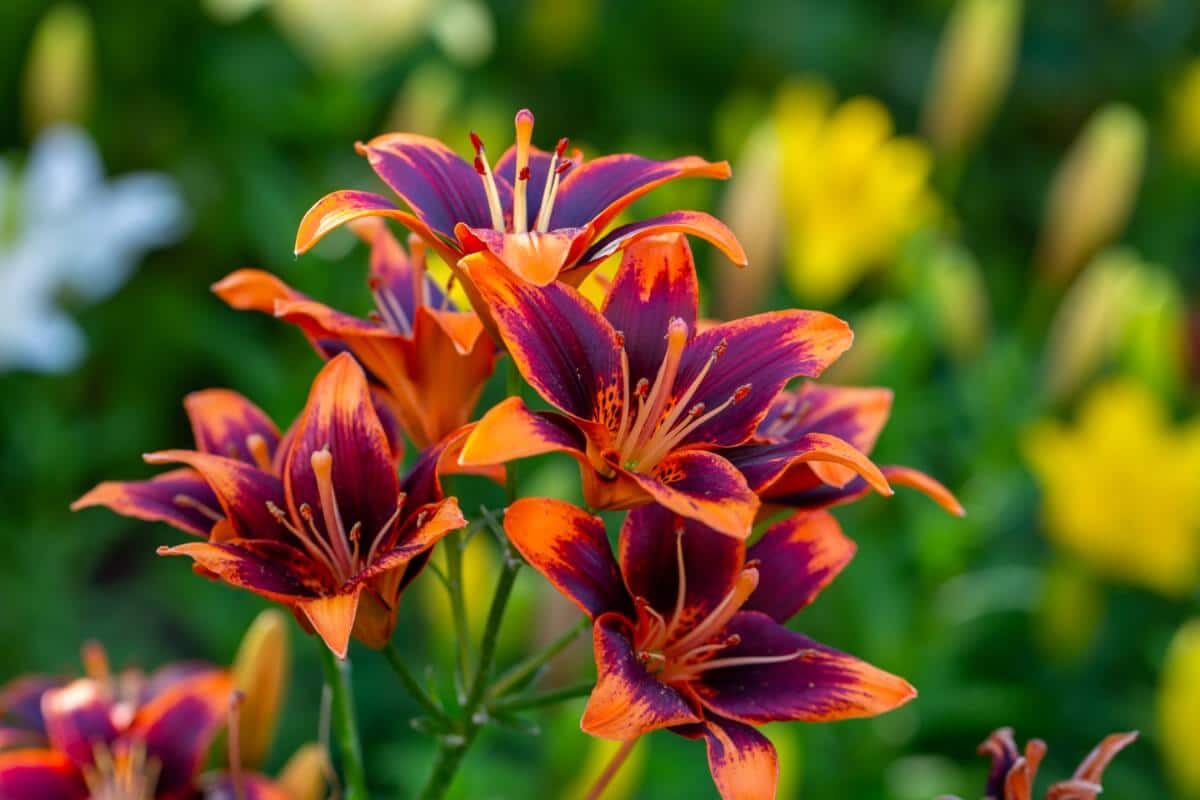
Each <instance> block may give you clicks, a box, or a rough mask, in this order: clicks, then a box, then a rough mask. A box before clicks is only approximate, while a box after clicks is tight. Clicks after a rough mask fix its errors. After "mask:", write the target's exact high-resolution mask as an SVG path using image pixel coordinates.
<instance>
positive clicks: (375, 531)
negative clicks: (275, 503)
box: [283, 353, 400, 553]
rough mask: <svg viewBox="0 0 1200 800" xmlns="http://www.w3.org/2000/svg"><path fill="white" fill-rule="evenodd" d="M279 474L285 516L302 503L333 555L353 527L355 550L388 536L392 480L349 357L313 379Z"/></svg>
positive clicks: (395, 485)
mask: <svg viewBox="0 0 1200 800" xmlns="http://www.w3.org/2000/svg"><path fill="white" fill-rule="evenodd" d="M283 476H284V478H283V479H284V491H285V493H286V495H287V502H288V508H289V509H290V510H291V514H292V517H293V519H297V520H298V519H301V518H302V517H301V514H300V511H299V509H300V507H301V506H303V505H306V504H307V505H308V506H309V507H310V508H311V509H312V512H313V518H314V523H315V527H316V528H317V530H319V531H321V532H323V533H324V535H325V537H326V540H327V541H328V542H329V543H330V544H331V546H332V547H333V550H334V552H339V551H344V552H346V553H349V552H350V551H351V550H353V548H354V546H353V545H352V543H351V542H350V541H349V538H350V537H351V535H352V534H351V532H352V530H353V528H354V526H356V525H360V526H361V529H360V536H361V540H360V543H359V545H358V546H359V547H360V548H361V549H362V552H369V551H370V550H371V548H372V546H373V545H374V544H375V541H376V539H377V538H378V537H381V536H384V537H386V536H388V535H389V534H390V533H391V531H392V528H393V525H394V514H395V512H396V502H397V497H398V495H399V492H400V482H399V478H398V476H397V475H396V467H395V464H394V463H393V461H392V451H391V446H390V445H389V443H388V438H387V434H386V432H385V431H384V429H383V425H382V424H381V423H380V421H379V415H378V413H377V412H376V411H375V406H374V404H373V403H372V401H371V393H370V389H369V387H368V385H367V378H366V376H365V375H364V374H363V371H362V367H360V366H359V365H358V362H356V361H355V360H354V359H353V358H352V357H351V356H350V355H348V354H346V353H343V354H341V355H339V356H337V357H336V358H334V359H333V360H331V361H330V362H329V363H328V364H326V365H325V367H324V368H323V369H322V370H321V372H320V373H319V374H318V375H317V377H316V379H315V380H314V381H313V385H312V389H311V391H310V392H309V396H308V403H307V404H306V405H305V407H304V411H303V412H302V413H301V415H300V418H299V420H298V421H297V423H296V428H295V434H294V438H293V441H292V444H291V449H290V452H289V453H288V456H287V460H286V462H285V463H284V468H283ZM331 506H334V507H331ZM330 520H332V521H333V528H335V529H331V527H330V523H329V521H330ZM339 537H343V540H342V541H339V540H338V539H339Z"/></svg>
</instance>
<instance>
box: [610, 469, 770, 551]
mask: <svg viewBox="0 0 1200 800" xmlns="http://www.w3.org/2000/svg"><path fill="white" fill-rule="evenodd" d="M622 474H624V475H627V476H628V477H630V478H632V479H633V480H634V481H636V482H637V484H638V485H639V486H640V487H641V488H642V489H643V490H644V491H645V492H646V493H647V494H648V495H650V496H651V497H653V498H654V500H655V501H657V502H658V503H659V504H661V505H663V506H666V507H667V508H669V509H671V510H672V511H674V512H675V513H677V514H680V515H682V516H684V517H687V518H688V519H694V520H696V521H697V522H701V523H703V524H705V525H707V526H708V527H710V528H713V529H714V530H716V531H719V532H720V533H723V534H725V535H726V536H732V537H734V538H735V539H745V538H746V537H748V536H749V535H750V528H751V527H752V526H753V525H754V517H755V515H756V514H758V508H759V500H758V497H757V496H756V495H755V494H754V492H752V491H750V487H749V486H747V485H746V479H745V478H744V477H742V474H741V473H740V472H738V471H737V470H736V469H734V467H733V465H732V464H730V463H729V462H728V461H726V460H725V459H724V458H722V457H721V456H719V455H717V454H715V453H710V452H708V451H706V450H682V451H680V452H677V453H672V454H671V455H669V456H667V457H666V458H664V459H663V460H662V461H661V462H659V464H658V465H657V466H656V467H655V468H654V473H653V474H652V475H644V474H642V473H638V472H628V471H623V472H622Z"/></svg>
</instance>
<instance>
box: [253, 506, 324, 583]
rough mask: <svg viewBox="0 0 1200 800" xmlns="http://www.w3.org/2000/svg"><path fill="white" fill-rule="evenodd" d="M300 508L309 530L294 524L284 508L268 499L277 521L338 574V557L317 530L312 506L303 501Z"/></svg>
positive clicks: (314, 556) (268, 508)
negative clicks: (310, 533)
mask: <svg viewBox="0 0 1200 800" xmlns="http://www.w3.org/2000/svg"><path fill="white" fill-rule="evenodd" d="M299 510H300V516H301V517H303V518H304V521H305V522H307V523H308V531H305V530H304V529H303V527H298V526H296V525H294V524H292V521H291V520H290V519H288V515H287V513H286V512H285V511H284V510H283V509H282V508H280V507H279V506H277V505H275V504H274V503H272V502H271V501H270V500H268V501H267V511H268V512H269V513H270V514H271V516H273V517H274V518H275V521H276V522H278V523H279V524H280V525H281V526H283V527H284V528H285V529H286V530H287V531H288V532H289V533H290V534H292V535H293V536H295V537H296V539H298V540H299V542H300V544H302V545H303V546H304V549H305V550H307V551H308V554H309V555H311V556H312V557H313V558H314V559H316V560H317V561H320V562H321V563H322V564H324V565H325V566H327V567H328V568H329V571H330V572H332V573H333V574H334V575H336V574H337V559H336V558H335V557H334V555H333V551H332V550H330V549H329V543H328V542H327V541H325V537H323V536H321V535H320V534H319V533H318V532H317V529H316V526H315V525H313V516H312V508H310V507H309V505H308V503H302V504H301V505H300V509H299ZM309 531H311V532H312V535H311V536H310V535H309Z"/></svg>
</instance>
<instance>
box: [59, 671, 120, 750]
mask: <svg viewBox="0 0 1200 800" xmlns="http://www.w3.org/2000/svg"><path fill="white" fill-rule="evenodd" d="M115 712H116V709H115V708H114V706H113V701H112V697H111V696H110V695H109V692H108V689H107V687H105V686H103V685H102V684H101V683H99V682H98V681H94V680H92V679H90V678H80V679H78V680H75V681H72V682H71V683H69V684H67V685H66V686H63V687H62V688H61V689H51V690H49V691H47V692H46V693H45V694H43V695H42V718H43V719H44V720H45V725H46V737H47V738H48V739H49V740H50V744H51V745H53V747H54V749H55V750H57V751H59V752H60V753H65V754H66V755H67V756H69V757H70V759H71V760H72V761H74V762H75V763H76V764H79V765H82V766H86V765H89V764H91V763H92V757H93V752H94V747H95V745H96V743H100V744H109V743H110V742H112V741H113V740H114V739H115V738H116V737H117V732H118V731H117V723H116V720H115V719H114V717H115Z"/></svg>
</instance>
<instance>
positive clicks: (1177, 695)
mask: <svg viewBox="0 0 1200 800" xmlns="http://www.w3.org/2000/svg"><path fill="white" fill-rule="evenodd" d="M1197 675H1200V619H1193V620H1192V621H1191V622H1188V623H1186V624H1185V625H1184V626H1183V627H1182V628H1180V629H1179V631H1178V632H1177V633H1176V634H1175V637H1174V638H1173V639H1172V640H1171V646H1170V647H1169V648H1167V659H1166V663H1165V664H1164V665H1163V672H1162V677H1161V678H1160V682H1159V687H1158V742H1159V746H1160V747H1161V748H1162V756H1163V761H1165V762H1166V766H1167V772H1168V774H1169V775H1170V776H1171V779H1172V781H1173V782H1174V785H1175V788H1176V791H1177V792H1178V793H1179V797H1180V798H1189V799H1190V798H1200V759H1197V758H1196V737H1197V736H1200V682H1198V681H1197V680H1196V676H1197Z"/></svg>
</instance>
